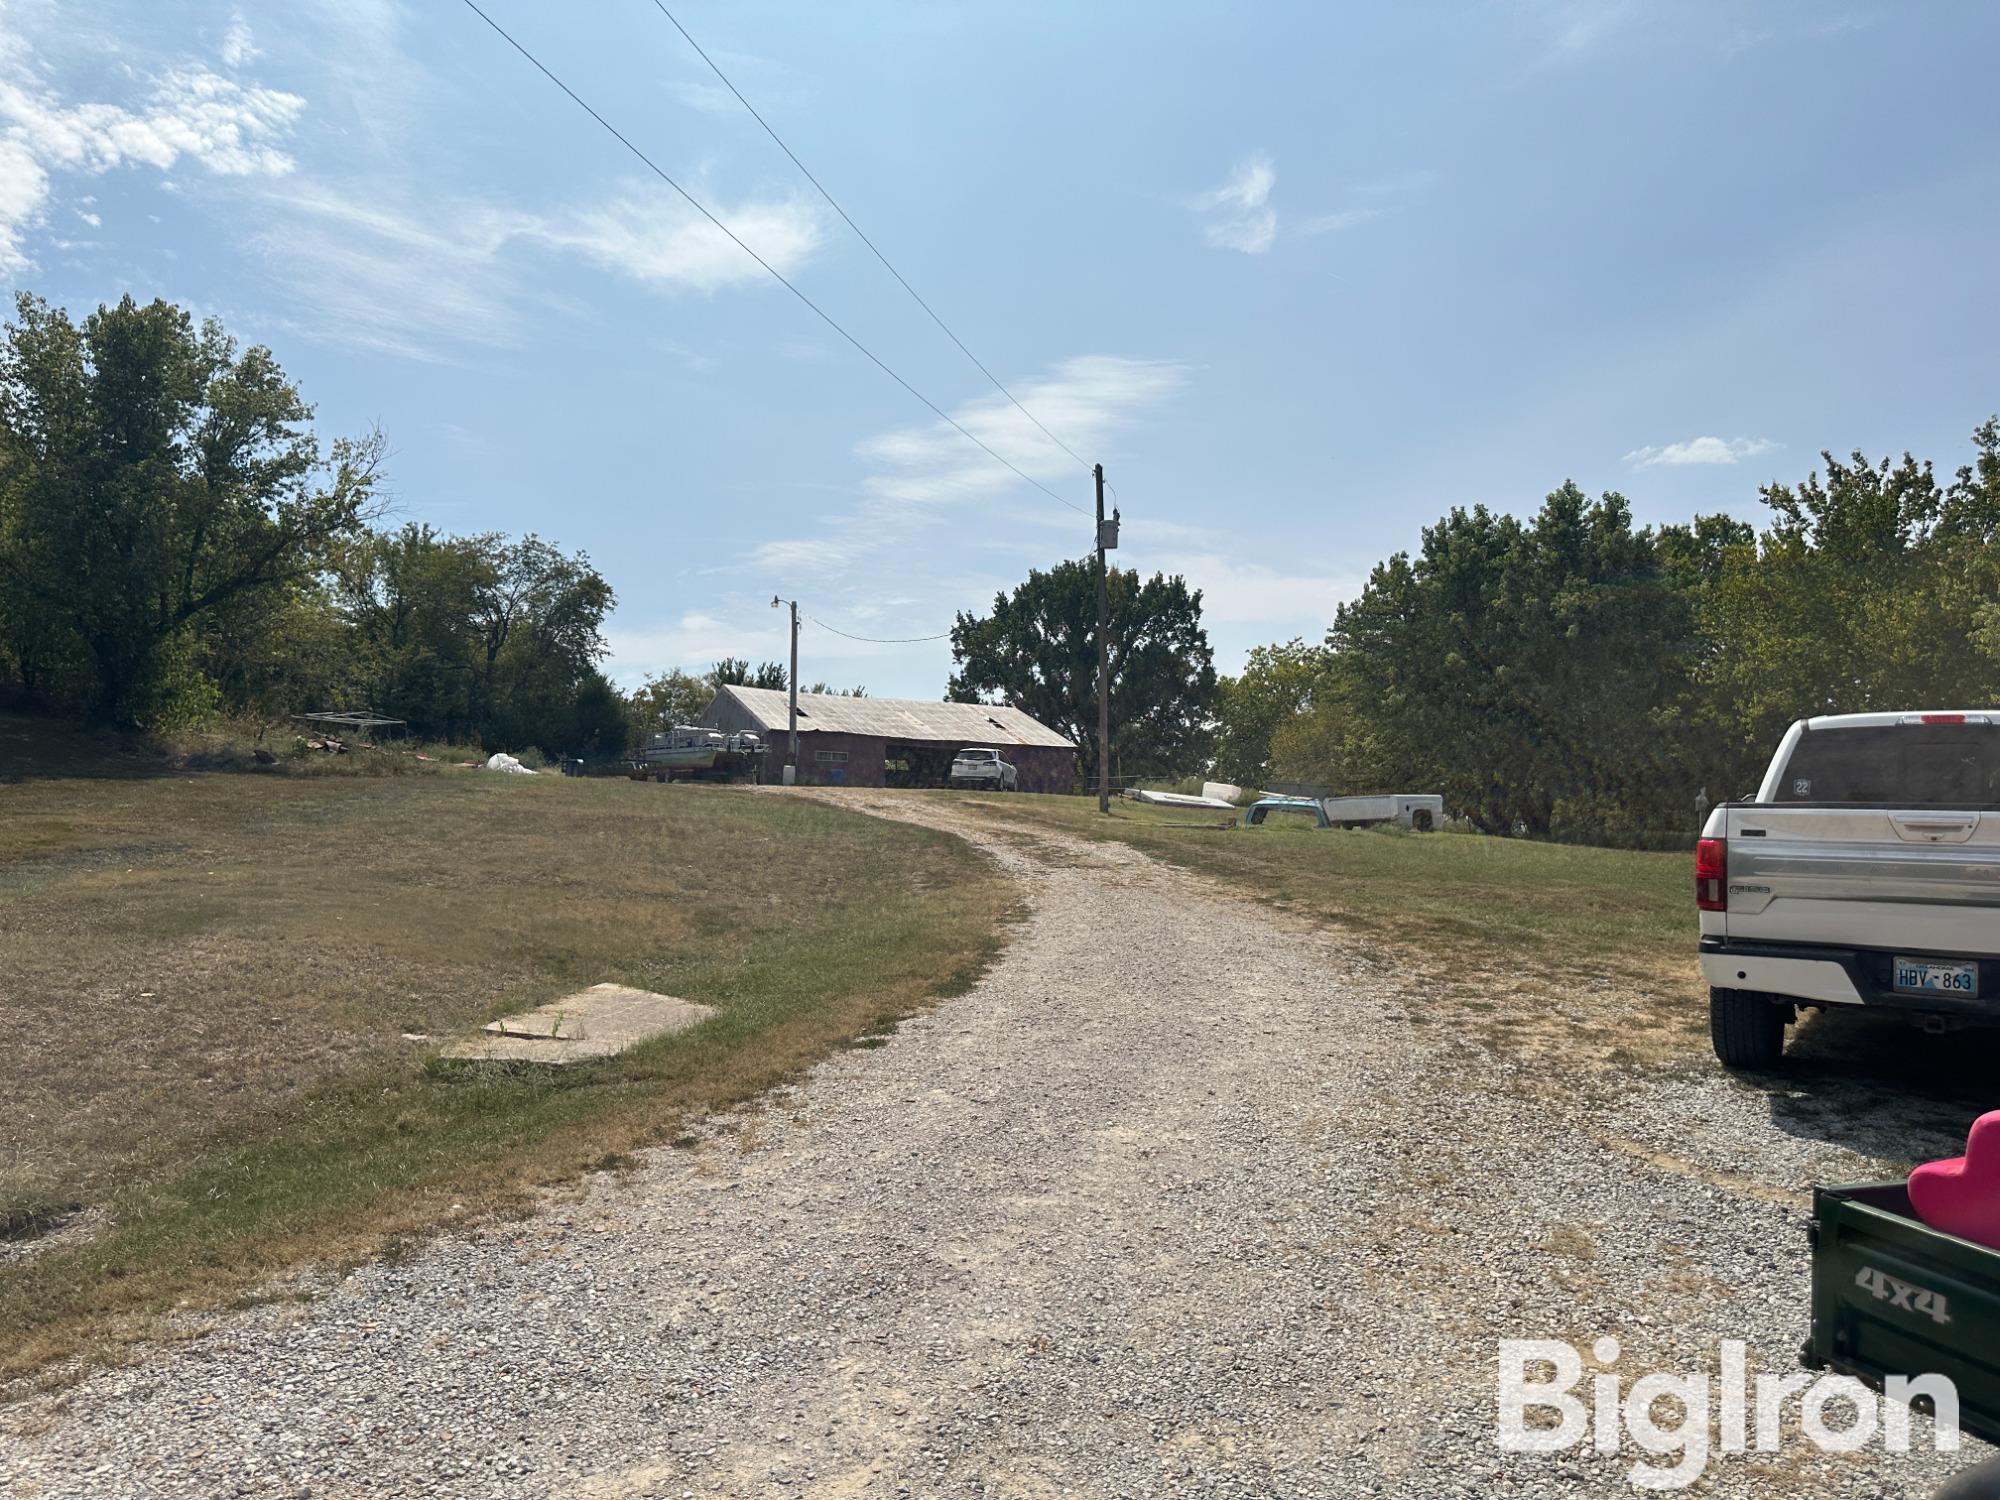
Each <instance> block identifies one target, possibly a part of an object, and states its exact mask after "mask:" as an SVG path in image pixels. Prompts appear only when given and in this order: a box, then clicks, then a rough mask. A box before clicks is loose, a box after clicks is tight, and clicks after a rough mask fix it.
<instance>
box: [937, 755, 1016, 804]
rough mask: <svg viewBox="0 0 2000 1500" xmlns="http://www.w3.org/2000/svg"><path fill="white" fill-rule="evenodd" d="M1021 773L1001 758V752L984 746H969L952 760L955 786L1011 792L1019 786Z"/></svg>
mask: <svg viewBox="0 0 2000 1500" xmlns="http://www.w3.org/2000/svg"><path fill="white" fill-rule="evenodd" d="M1020 774H1021V773H1020V772H1019V771H1017V770H1015V768H1014V767H1013V765H1012V764H1011V763H1010V762H1008V761H1004V760H1002V759H1001V758H1000V752H999V751H998V750H994V749H992V748H990V747H987V746H983V745H968V746H966V747H965V748H964V749H963V750H961V751H959V752H958V754H956V755H954V756H953V757H952V758H951V784H952V785H953V786H979V787H985V788H986V789H987V790H988V791H989V792H1011V791H1013V790H1014V788H1015V787H1016V786H1017V785H1018V784H1019V781H1020Z"/></svg>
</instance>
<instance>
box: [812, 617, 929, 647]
mask: <svg viewBox="0 0 2000 1500" xmlns="http://www.w3.org/2000/svg"><path fill="white" fill-rule="evenodd" d="M806 618H807V619H808V620H811V621H812V622H813V624H815V625H817V626H819V628H820V629H821V630H832V631H833V633H834V634H835V635H840V636H847V639H848V640H850V641H866V642H867V643H868V644H869V645H871V646H914V645H916V644H917V642H919V641H942V640H945V639H947V638H949V637H950V635H951V632H950V631H949V630H947V631H946V632H945V633H944V634H943V635H905V636H897V637H894V638H889V639H885V638H883V637H881V636H875V635H848V633H847V632H846V631H845V630H835V629H834V627H833V626H831V625H829V624H827V623H826V621H824V620H822V619H820V618H819V617H818V616H816V615H807V616H806Z"/></svg>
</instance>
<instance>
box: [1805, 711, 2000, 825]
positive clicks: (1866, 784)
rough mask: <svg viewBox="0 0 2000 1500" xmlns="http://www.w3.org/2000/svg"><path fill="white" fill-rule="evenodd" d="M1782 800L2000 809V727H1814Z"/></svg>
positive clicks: (1891, 725)
mask: <svg viewBox="0 0 2000 1500" xmlns="http://www.w3.org/2000/svg"><path fill="white" fill-rule="evenodd" d="M1777 800H1778V801H1780V802H1853V803H1863V804H1866V805H1868V806H1870V807H1937V806H1945V807H2000V726H1995V725H1991V724H1887V725H1882V726H1880V727H1875V728H1866V729H1863V728H1855V729H1808V730H1807V731H1806V732H1805V733H1804V734H1802V735H1800V736H1799V742H1798V745H1797V747H1796V748H1794V749H1793V751H1792V758H1791V759H1790V760H1789V761H1788V762H1786V764H1785V769H1784V774H1783V775H1782V776H1781V777H1780V778H1779V780H1778V798H1777Z"/></svg>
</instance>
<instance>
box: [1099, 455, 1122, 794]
mask: <svg viewBox="0 0 2000 1500" xmlns="http://www.w3.org/2000/svg"><path fill="white" fill-rule="evenodd" d="M1095 472H1096V475H1097V810H1098V811H1099V812H1101V813H1104V814H1106V815H1109V813H1110V812H1111V648H1110V642H1109V641H1108V640H1107V637H1108V635H1109V634H1110V631H1111V590H1110V586H1109V584H1107V583H1106V581H1105V576H1104V541H1105V537H1104V465H1103V464H1099V465H1097V468H1096V470H1095ZM1112 524H1113V528H1114V530H1113V533H1112V540H1111V545H1112V546H1114V547H1115V546H1117V545H1118V541H1117V532H1116V529H1115V528H1116V525H1117V523H1116V522H1113V523H1112Z"/></svg>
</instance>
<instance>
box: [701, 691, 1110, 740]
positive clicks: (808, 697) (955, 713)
mask: <svg viewBox="0 0 2000 1500" xmlns="http://www.w3.org/2000/svg"><path fill="white" fill-rule="evenodd" d="M715 696H716V698H717V699H718V700H720V699H721V698H723V697H725V696H727V697H731V698H734V699H735V700H736V702H737V703H739V704H740V705H742V707H743V709H744V710H745V711H746V712H747V713H749V714H750V716H751V717H752V718H753V719H755V720H756V721H757V723H758V724H759V725H760V726H761V727H762V729H763V731H764V732H765V733H767V734H769V733H772V732H778V733H783V732H784V731H785V730H786V728H787V727H788V720H787V718H786V712H785V704H786V695H785V694H784V692H782V691H781V690H779V689H777V688H753V687H725V688H722V689H720V690H719V691H718V692H717V693H716V695H715ZM712 713H713V708H712V707H711V710H710V714H711V715H712ZM709 716H710V715H704V717H709ZM813 729H819V730H825V731H827V732H829V733H833V734H873V735H881V736H882V737H883V738H884V739H891V740H955V741H957V742H958V743H960V744H962V745H984V744H991V745H1047V746H1050V747H1053V748H1056V749H1063V750H1074V749H1075V748H1076V746H1075V745H1073V744H1072V743H1071V742H1070V741H1068V740H1066V739H1064V738H1063V737H1062V736H1061V735H1060V734H1058V733H1056V731H1055V730H1053V729H1051V728H1049V726H1048V725H1046V724H1044V723H1042V722H1041V721H1040V720H1039V719H1035V718H1032V717H1030V716H1029V715H1027V714H1025V713H1023V712H1021V710H1020V709H1018V708H1002V707H999V706H997V705H995V704H991V703H925V702H922V701H920V700H917V699H910V698H842V697H840V696H838V695H837V694H833V693H800V694H799V732H800V733H801V734H803V733H805V732H806V731H808V730H813Z"/></svg>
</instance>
